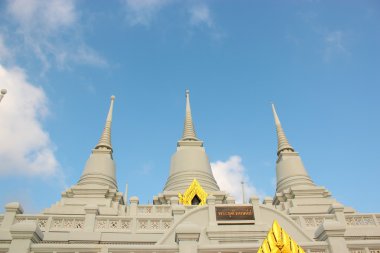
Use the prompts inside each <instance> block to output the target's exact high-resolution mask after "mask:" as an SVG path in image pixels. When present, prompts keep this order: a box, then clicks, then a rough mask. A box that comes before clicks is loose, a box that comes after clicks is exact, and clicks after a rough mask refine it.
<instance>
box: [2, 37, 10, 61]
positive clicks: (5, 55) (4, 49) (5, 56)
mask: <svg viewBox="0 0 380 253" xmlns="http://www.w3.org/2000/svg"><path fill="white" fill-rule="evenodd" d="M11 55H12V54H11V51H10V49H9V48H8V47H7V46H6V45H5V42H4V39H3V36H2V35H1V34H0V63H2V62H5V61H7V60H8V59H9V58H10V57H11Z"/></svg>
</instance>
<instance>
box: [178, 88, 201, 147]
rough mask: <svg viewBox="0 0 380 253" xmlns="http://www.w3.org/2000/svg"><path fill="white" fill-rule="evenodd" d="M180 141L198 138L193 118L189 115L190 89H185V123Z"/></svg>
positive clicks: (196, 139)
mask: <svg viewBox="0 0 380 253" xmlns="http://www.w3.org/2000/svg"><path fill="white" fill-rule="evenodd" d="M181 141H198V138H197V136H196V134H195V130H194V124H193V119H192V117H191V108H190V91H189V90H186V116H185V124H184V129H183V135H182V139H181Z"/></svg>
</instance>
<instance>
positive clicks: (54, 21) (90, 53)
mask: <svg viewBox="0 0 380 253" xmlns="http://www.w3.org/2000/svg"><path fill="white" fill-rule="evenodd" d="M6 13H7V15H8V16H9V20H8V21H9V22H7V24H8V25H10V24H9V23H10V22H12V23H13V24H14V26H15V27H16V32H13V33H9V36H8V37H9V40H12V41H17V42H19V43H20V44H21V46H19V47H18V49H21V51H19V52H18V53H19V54H22V55H30V52H32V56H33V57H36V58H37V59H38V60H39V61H40V62H41V64H42V66H43V71H47V70H48V69H49V68H50V67H51V66H52V64H54V65H55V66H57V67H60V68H66V67H68V66H69V63H73V62H74V63H78V64H86V65H94V66H104V65H106V61H105V60H104V59H103V58H102V57H101V56H100V55H99V54H98V53H97V52H95V51H94V50H92V49H90V48H89V47H88V46H87V45H86V44H85V43H84V41H83V39H82V34H81V32H80V29H78V27H80V18H79V14H78V11H77V10H76V6H75V1H74V0H51V1H38V0H12V1H8V2H7V9H6ZM4 25H5V24H4ZM4 25H3V26H4ZM13 29H14V28H13ZM5 30H11V29H5ZM8 44H10V43H8ZM25 52H28V54H25Z"/></svg>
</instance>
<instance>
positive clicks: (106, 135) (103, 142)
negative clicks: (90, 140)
mask: <svg viewBox="0 0 380 253" xmlns="http://www.w3.org/2000/svg"><path fill="white" fill-rule="evenodd" d="M114 101H115V96H111V105H110V109H109V111H108V115H107V120H106V125H105V126H104V129H103V133H102V135H101V136H100V139H99V142H98V144H97V145H96V147H95V149H101V148H106V149H110V150H111V151H112V144H111V125H112V112H113V103H114Z"/></svg>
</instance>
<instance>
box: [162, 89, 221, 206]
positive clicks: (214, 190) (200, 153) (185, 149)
mask: <svg viewBox="0 0 380 253" xmlns="http://www.w3.org/2000/svg"><path fill="white" fill-rule="evenodd" d="M194 179H195V180H196V182H197V183H199V185H200V186H201V187H202V188H203V190H204V191H205V192H206V193H207V194H209V195H210V194H212V195H214V196H216V197H217V198H219V199H224V197H225V193H224V192H221V191H220V190H219V186H218V184H217V183H216V180H215V178H214V176H213V174H212V171H211V166H210V162H209V160H208V157H207V154H206V152H205V149H204V147H203V141H201V140H200V139H199V138H198V137H197V136H196V133H195V129H194V123H193V119H192V115H191V108H190V92H189V90H186V116H185V123H184V130H183V135H182V138H181V139H180V140H179V141H178V142H177V151H176V152H175V153H174V155H173V156H172V159H171V166H170V174H169V177H168V179H167V181H166V185H165V187H164V191H163V194H161V195H159V196H157V198H160V201H159V202H160V203H165V201H166V200H168V199H170V196H178V194H182V193H184V192H185V191H186V190H187V189H188V188H189V186H190V185H191V184H192V183H193V181H194ZM156 202H158V201H156Z"/></svg>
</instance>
